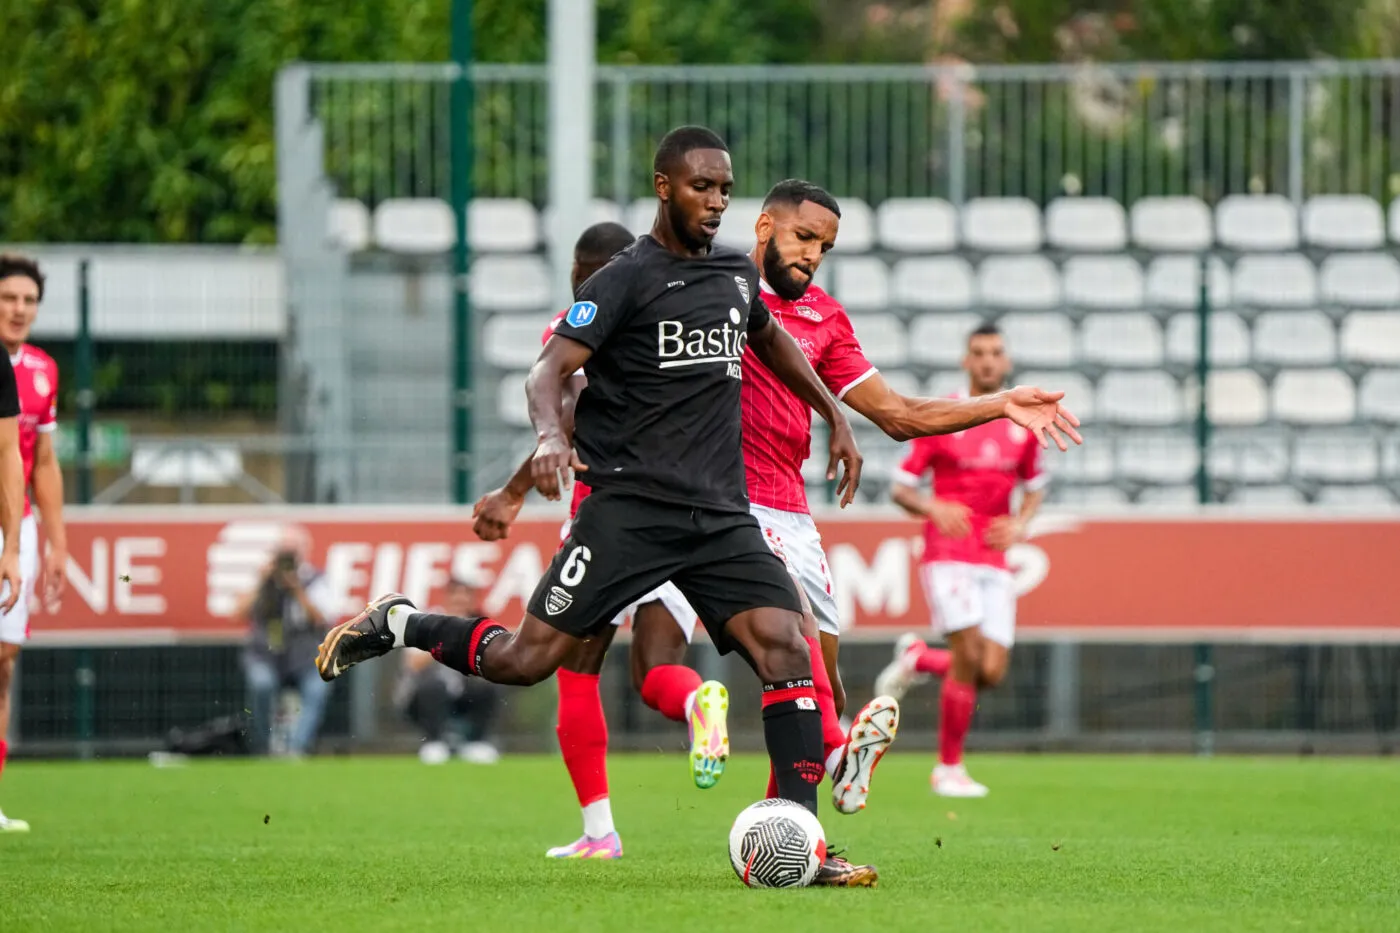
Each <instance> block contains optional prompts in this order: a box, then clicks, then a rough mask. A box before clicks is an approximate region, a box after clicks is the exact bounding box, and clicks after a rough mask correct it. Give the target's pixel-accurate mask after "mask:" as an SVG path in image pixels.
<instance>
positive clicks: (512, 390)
mask: <svg viewBox="0 0 1400 933" xmlns="http://www.w3.org/2000/svg"><path fill="white" fill-rule="evenodd" d="M527 375H528V374H527V373H510V374H509V375H506V376H503V377H502V378H501V381H500V383H498V384H497V386H496V415H497V416H498V417H499V418H500V419H501V421H503V422H504V423H506V424H508V425H510V426H511V427H513V428H528V427H529V426H530V403H529V400H528V399H526V398H525V377H526V376H527Z"/></svg>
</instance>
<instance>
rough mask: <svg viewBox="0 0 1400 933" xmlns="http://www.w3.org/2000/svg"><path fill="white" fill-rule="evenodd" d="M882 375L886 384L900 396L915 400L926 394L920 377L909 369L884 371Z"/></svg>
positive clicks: (881, 371)
mask: <svg viewBox="0 0 1400 933" xmlns="http://www.w3.org/2000/svg"><path fill="white" fill-rule="evenodd" d="M880 375H881V376H883V377H884V378H885V383H886V384H887V385H888V386H889V387H890V388H891V389H893V390H894V391H896V392H898V393H899V394H900V395H904V396H907V397H910V398H913V397H916V396H920V395H923V394H924V387H923V385H922V383H920V382H919V377H918V376H916V375H914V374H913V373H911V372H909V371H908V370H907V369H882V370H880Z"/></svg>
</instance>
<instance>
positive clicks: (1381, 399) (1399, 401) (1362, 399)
mask: <svg viewBox="0 0 1400 933" xmlns="http://www.w3.org/2000/svg"><path fill="white" fill-rule="evenodd" d="M1357 410H1358V411H1360V412H1361V417H1362V418H1363V419H1365V420H1368V421H1379V422H1382V423H1384V424H1400V369H1373V370H1371V371H1370V372H1369V373H1367V374H1366V375H1365V376H1363V377H1362V378H1361V391H1360V392H1359V393H1358V396H1357Z"/></svg>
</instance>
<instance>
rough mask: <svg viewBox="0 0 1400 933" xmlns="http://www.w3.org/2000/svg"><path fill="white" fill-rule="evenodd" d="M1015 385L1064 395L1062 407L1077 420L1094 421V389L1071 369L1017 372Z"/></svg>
mask: <svg viewBox="0 0 1400 933" xmlns="http://www.w3.org/2000/svg"><path fill="white" fill-rule="evenodd" d="M1014 381H1015V383H1016V385H1025V386H1037V387H1038V388H1041V389H1048V390H1049V391H1051V392H1063V393H1065V398H1064V403H1063V404H1064V406H1065V407H1066V408H1068V409H1069V410H1070V411H1072V412H1074V414H1075V416H1076V417H1078V418H1079V420H1081V421H1084V422H1089V421H1092V420H1093V419H1094V416H1095V415H1096V414H1097V409H1095V408H1094V403H1095V401H1097V399H1096V398H1095V396H1094V387H1093V386H1092V385H1090V383H1089V380H1088V379H1086V378H1085V377H1084V376H1083V375H1082V374H1080V373H1077V372H1075V371H1074V370H1072V369H1065V370H1049V369H1031V370H1025V371H1022V372H1017V373H1016V375H1015V380H1014Z"/></svg>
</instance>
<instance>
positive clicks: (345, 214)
mask: <svg viewBox="0 0 1400 933" xmlns="http://www.w3.org/2000/svg"><path fill="white" fill-rule="evenodd" d="M326 236H327V237H329V238H330V241H331V243H333V244H334V245H335V246H336V247H338V248H339V249H341V250H344V251H345V252H347V253H358V252H359V251H360V250H363V249H367V248H368V247H369V208H367V207H365V206H364V205H363V204H361V203H360V202H359V201H356V200H355V199H354V198H336V199H335V200H334V201H332V202H331V209H330V213H329V214H328V216H327V217H326Z"/></svg>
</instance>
